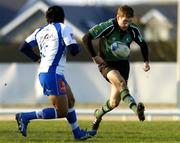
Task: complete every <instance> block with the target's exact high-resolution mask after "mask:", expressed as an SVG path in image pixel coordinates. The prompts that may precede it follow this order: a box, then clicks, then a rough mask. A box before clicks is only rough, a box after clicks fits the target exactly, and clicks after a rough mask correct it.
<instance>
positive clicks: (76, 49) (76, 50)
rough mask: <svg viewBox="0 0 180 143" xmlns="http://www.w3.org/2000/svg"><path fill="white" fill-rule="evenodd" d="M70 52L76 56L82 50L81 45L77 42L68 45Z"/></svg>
mask: <svg viewBox="0 0 180 143" xmlns="http://www.w3.org/2000/svg"><path fill="white" fill-rule="evenodd" d="M68 52H69V53H70V54H71V55H72V56H76V55H77V54H78V53H80V52H81V47H80V46H79V45H77V44H71V45H69V46H68Z"/></svg>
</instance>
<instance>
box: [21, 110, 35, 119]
mask: <svg viewBox="0 0 180 143" xmlns="http://www.w3.org/2000/svg"><path fill="white" fill-rule="evenodd" d="M22 115H23V117H25V119H27V120H33V119H37V116H36V112H35V111H33V112H23V113H22Z"/></svg>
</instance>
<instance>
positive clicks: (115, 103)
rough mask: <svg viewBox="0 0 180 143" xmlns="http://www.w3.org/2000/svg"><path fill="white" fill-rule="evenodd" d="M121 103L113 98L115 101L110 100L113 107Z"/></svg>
mask: <svg viewBox="0 0 180 143" xmlns="http://www.w3.org/2000/svg"><path fill="white" fill-rule="evenodd" d="M118 105H119V101H117V100H113V101H110V106H111V108H113V109H114V108H116V107H117V106H118Z"/></svg>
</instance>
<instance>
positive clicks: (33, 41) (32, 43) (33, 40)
mask: <svg viewBox="0 0 180 143" xmlns="http://www.w3.org/2000/svg"><path fill="white" fill-rule="evenodd" d="M38 31H39V29H36V30H35V31H34V32H33V33H32V34H31V35H29V36H28V37H27V38H26V39H25V42H26V43H28V44H29V45H30V46H31V48H34V47H35V46H37V41H36V34H37V32H38Z"/></svg>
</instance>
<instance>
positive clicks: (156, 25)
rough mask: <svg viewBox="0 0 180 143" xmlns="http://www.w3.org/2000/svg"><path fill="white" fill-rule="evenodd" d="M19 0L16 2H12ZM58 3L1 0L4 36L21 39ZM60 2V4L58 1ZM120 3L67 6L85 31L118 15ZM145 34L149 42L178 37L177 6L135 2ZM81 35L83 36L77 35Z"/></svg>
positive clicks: (74, 22)
mask: <svg viewBox="0 0 180 143" xmlns="http://www.w3.org/2000/svg"><path fill="white" fill-rule="evenodd" d="M12 2H13V3H16V4H14V5H13V4H12ZM54 4H55V3H54V2H53V1H50V0H43V1H42V0H13V1H12V0H1V1H0V11H1V12H0V13H1V14H0V18H1V19H2V20H1V21H0V39H1V41H8V42H21V41H22V40H24V38H25V37H26V36H27V35H28V34H30V33H31V32H32V31H33V30H34V29H35V28H36V27H38V26H41V25H43V24H45V23H46V21H45V19H44V15H45V11H46V10H47V8H48V7H49V6H52V5H54ZM58 4H59V3H58ZM116 7H117V6H103V5H98V6H96V5H91V6H87V5H85V6H78V5H72V6H71V5H63V8H64V10H65V13H66V20H67V22H68V23H69V24H70V25H71V26H72V27H73V28H74V29H75V31H76V32H75V33H78V34H82V33H84V32H86V31H87V30H88V29H89V28H90V27H92V26H94V25H95V24H97V23H99V22H102V21H105V20H107V19H109V18H112V17H115V12H116ZM132 7H133V8H134V9H135V13H136V16H137V17H138V18H139V19H140V22H141V23H140V24H143V27H144V32H143V33H144V36H145V38H146V40H148V41H157V40H162V41H167V40H169V39H170V38H175V35H176V25H177V5H176V3H174V4H143V5H142V4H141V5H132ZM77 36H80V35H77Z"/></svg>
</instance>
